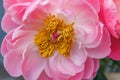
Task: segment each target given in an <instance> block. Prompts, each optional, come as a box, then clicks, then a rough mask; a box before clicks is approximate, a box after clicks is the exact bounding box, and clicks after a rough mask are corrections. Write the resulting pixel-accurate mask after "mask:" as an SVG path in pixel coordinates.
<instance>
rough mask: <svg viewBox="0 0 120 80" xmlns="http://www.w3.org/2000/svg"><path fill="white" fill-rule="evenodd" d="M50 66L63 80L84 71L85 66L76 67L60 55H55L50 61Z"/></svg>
mask: <svg viewBox="0 0 120 80" xmlns="http://www.w3.org/2000/svg"><path fill="white" fill-rule="evenodd" d="M49 66H50V68H51V70H52V71H53V72H54V73H55V75H56V76H57V77H58V78H63V79H68V78H69V77H70V76H74V75H75V74H76V73H78V72H80V71H82V70H83V69H84V65H81V66H76V65H75V64H74V63H73V62H72V61H71V60H70V59H69V58H65V57H63V56H62V55H59V54H58V53H55V54H54V56H52V57H51V58H50V59H49ZM54 66H56V67H54Z"/></svg>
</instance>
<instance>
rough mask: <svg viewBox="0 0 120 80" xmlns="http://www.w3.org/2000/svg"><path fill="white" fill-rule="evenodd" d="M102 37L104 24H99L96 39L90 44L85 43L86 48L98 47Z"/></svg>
mask: <svg viewBox="0 0 120 80" xmlns="http://www.w3.org/2000/svg"><path fill="white" fill-rule="evenodd" d="M102 37H103V26H101V25H100V26H99V28H98V33H97V37H96V38H95V40H94V41H93V42H91V43H89V44H84V45H85V47H86V48H95V47H97V46H98V45H99V44H100V42H101V40H102Z"/></svg>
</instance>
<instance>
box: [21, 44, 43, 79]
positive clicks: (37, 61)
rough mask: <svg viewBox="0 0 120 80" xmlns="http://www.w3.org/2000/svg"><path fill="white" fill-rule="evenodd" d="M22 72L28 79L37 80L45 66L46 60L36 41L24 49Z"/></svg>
mask: <svg viewBox="0 0 120 80" xmlns="http://www.w3.org/2000/svg"><path fill="white" fill-rule="evenodd" d="M23 58H24V60H23V62H22V73H23V77H24V78H25V79H26V80H37V79H38V78H39V76H40V74H41V73H42V71H43V68H44V60H43V58H42V57H41V56H40V53H39V52H38V48H37V47H36V46H35V44H34V42H33V43H31V44H30V45H29V46H28V47H27V48H26V50H25V51H24V55H23Z"/></svg>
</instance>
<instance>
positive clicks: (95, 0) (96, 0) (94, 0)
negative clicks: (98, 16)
mask: <svg viewBox="0 0 120 80" xmlns="http://www.w3.org/2000/svg"><path fill="white" fill-rule="evenodd" d="M86 1H87V2H89V3H90V4H91V6H93V7H94V9H95V10H96V12H99V11H100V2H99V0H86Z"/></svg>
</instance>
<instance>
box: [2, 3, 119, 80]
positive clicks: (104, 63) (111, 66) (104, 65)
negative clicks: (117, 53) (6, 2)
mask: <svg viewBox="0 0 120 80" xmlns="http://www.w3.org/2000/svg"><path fill="white" fill-rule="evenodd" d="M3 14H4V9H3V1H0V22H1V19H2V17H3ZM5 35H6V34H5V33H4V32H3V31H2V29H1V27H0V45H1V42H2V40H3V38H4V36H5ZM119 72H120V62H118V61H114V60H111V59H107V58H106V59H102V60H101V63H100V68H99V71H98V73H97V76H96V78H95V79H94V80H120V74H119ZM113 73H115V74H113ZM106 77H107V78H106ZM117 78H118V79H117ZM0 80H24V79H23V78H22V77H18V78H13V77H11V76H10V75H9V74H8V73H7V72H6V70H5V69H4V66H3V57H2V55H1V54H0Z"/></svg>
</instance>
